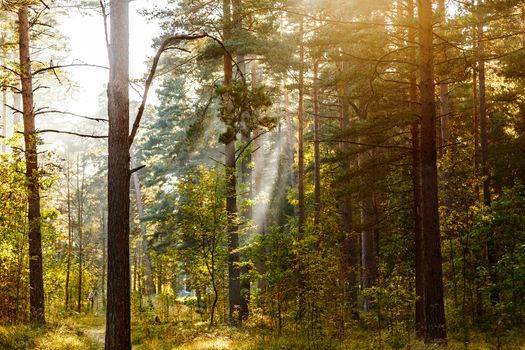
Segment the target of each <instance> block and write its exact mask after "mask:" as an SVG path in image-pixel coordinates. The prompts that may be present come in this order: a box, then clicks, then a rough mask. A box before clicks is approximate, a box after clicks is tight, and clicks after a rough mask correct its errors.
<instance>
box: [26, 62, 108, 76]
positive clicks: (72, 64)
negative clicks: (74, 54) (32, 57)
mask: <svg viewBox="0 0 525 350" xmlns="http://www.w3.org/2000/svg"><path fill="white" fill-rule="evenodd" d="M69 67H92V68H101V69H106V70H108V69H109V68H108V67H104V66H100V65H98V64H89V63H71V64H64V65H56V66H49V67H45V68H41V69H37V70H36V71H34V72H33V75H37V74H40V73H44V72H47V71H50V70H52V71H54V70H55V69H62V68H69Z"/></svg>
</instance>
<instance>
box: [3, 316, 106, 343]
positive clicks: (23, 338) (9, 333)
mask: <svg viewBox="0 0 525 350" xmlns="http://www.w3.org/2000/svg"><path fill="white" fill-rule="evenodd" d="M101 320H102V319H99V318H95V317H91V316H76V317H67V318H64V319H61V320H49V321H48V322H47V324H46V325H45V326H43V327H37V326H32V325H11V326H0V349H1V350H25V349H28V350H29V349H31V350H98V349H100V348H101V346H100V345H101V344H100V343H98V342H97V341H94V340H93V339H92V338H91V337H90V336H89V335H88V334H87V331H88V330H90V329H91V328H94V327H100V326H101V324H102V323H101Z"/></svg>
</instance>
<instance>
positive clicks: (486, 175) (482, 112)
mask: <svg viewBox="0 0 525 350" xmlns="http://www.w3.org/2000/svg"><path fill="white" fill-rule="evenodd" d="M478 7H479V11H483V8H481V5H480V4H478ZM480 13H481V12H480ZM480 17H482V16H481V15H480ZM479 21H480V22H479V23H478V28H477V29H478V32H477V34H478V74H479V80H478V83H479V137H480V146H481V176H482V177H483V204H484V205H485V206H486V207H490V205H491V202H492V198H491V195H490V172H489V164H488V162H489V141H488V131H487V98H486V90H487V89H486V77H485V59H484V57H483V56H484V53H485V42H484V32H483V24H484V23H483V22H484V21H483V19H482V18H480V19H479ZM487 260H488V263H489V274H490V280H491V282H492V284H493V285H494V286H496V285H497V283H498V276H497V272H496V267H495V265H496V263H497V256H496V248H495V239H494V235H493V234H492V233H489V236H488V237H487ZM490 301H491V303H492V305H496V304H497V303H498V302H499V293H498V292H497V290H495V289H494V288H492V289H491V292H490Z"/></svg>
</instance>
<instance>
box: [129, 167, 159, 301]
mask: <svg viewBox="0 0 525 350" xmlns="http://www.w3.org/2000/svg"><path fill="white" fill-rule="evenodd" d="M131 178H132V181H133V187H135V197H136V199H137V209H138V212H139V221H140V232H141V235H142V237H141V242H142V264H143V265H144V272H145V275H146V276H145V277H146V295H147V296H151V295H154V294H155V281H154V280H153V268H152V266H151V255H150V253H149V244H148V240H147V236H146V234H147V232H146V224H145V223H144V204H143V202H142V191H141V188H140V180H139V176H138V174H137V173H136V172H134V173H133V174H132V175H131Z"/></svg>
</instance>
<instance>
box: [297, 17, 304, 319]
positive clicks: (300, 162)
mask: <svg viewBox="0 0 525 350" xmlns="http://www.w3.org/2000/svg"><path fill="white" fill-rule="evenodd" d="M299 31H300V37H301V39H300V40H301V43H300V47H299V62H300V63H299V64H300V68H299V82H298V83H299V84H298V89H299V100H298V106H297V192H298V205H297V216H298V218H297V241H298V242H299V243H300V242H301V241H302V240H303V236H304V223H305V212H304V67H303V65H304V44H303V35H304V19H303V18H302V17H301V23H300V28H299ZM297 258H298V262H297V273H296V277H297V278H298V282H299V283H298V286H299V300H298V303H299V305H298V309H299V319H302V317H303V316H304V306H305V305H304V303H305V300H304V297H305V281H304V276H303V275H304V273H303V269H304V265H303V262H302V254H301V253H300V252H299V254H298V257H297Z"/></svg>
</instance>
